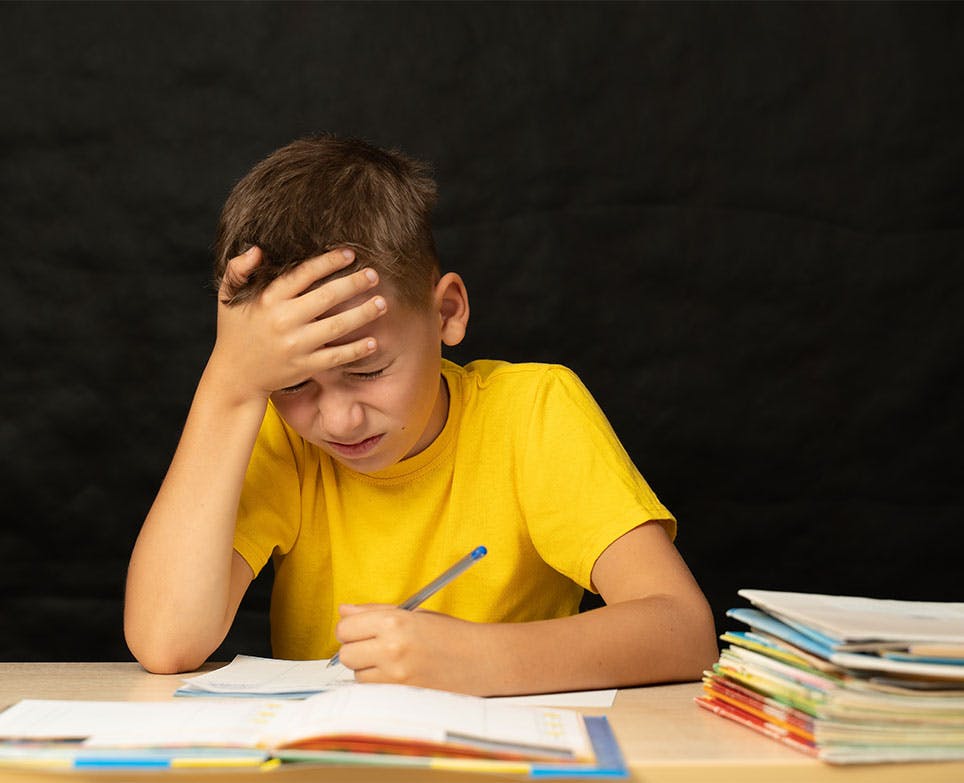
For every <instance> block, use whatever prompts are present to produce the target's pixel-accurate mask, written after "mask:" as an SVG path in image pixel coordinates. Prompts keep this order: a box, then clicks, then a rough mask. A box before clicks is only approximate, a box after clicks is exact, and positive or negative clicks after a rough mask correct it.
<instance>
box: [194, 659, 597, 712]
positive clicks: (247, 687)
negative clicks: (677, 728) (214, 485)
mask: <svg viewBox="0 0 964 783" xmlns="http://www.w3.org/2000/svg"><path fill="white" fill-rule="evenodd" d="M184 682H185V684H186V685H187V686H189V687H190V689H191V690H192V691H197V692H204V693H210V694H212V695H218V694H221V695H226V694H232V693H243V694H246V695H252V696H278V695H283V694H286V693H316V692H321V691H325V690H331V689H333V688H341V687H344V686H345V685H351V684H354V682H355V677H354V674H353V673H352V671H351V670H350V669H346V668H345V667H344V666H333V667H331V668H330V669H329V668H328V659H327V658H325V659H323V660H316V661H284V660H279V659H277V658H258V657H255V656H252V655H238V656H236V657H235V659H234V660H233V661H231V663H229V664H228V665H227V666H223V667H221V668H220V669H216V670H215V671H213V672H206V673H205V674H199V675H196V676H194V677H188V678H186V679H185V680H184ZM615 698H616V690H615V688H613V689H611V690H597V691H571V692H566V693H537V694H533V695H530V696H498V697H493V698H490V699H489V701H496V702H505V703H512V704H527V705H532V706H545V707H612V705H613V700H614V699H615Z"/></svg>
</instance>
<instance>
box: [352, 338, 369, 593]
mask: <svg viewBox="0 0 964 783" xmlns="http://www.w3.org/2000/svg"><path fill="white" fill-rule="evenodd" d="M365 347H366V348H367V349H368V350H369V351H374V350H375V341H374V340H369V341H368V342H367V343H365ZM347 606H351V604H347Z"/></svg>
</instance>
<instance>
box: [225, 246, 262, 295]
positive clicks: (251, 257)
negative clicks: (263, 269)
mask: <svg viewBox="0 0 964 783" xmlns="http://www.w3.org/2000/svg"><path fill="white" fill-rule="evenodd" d="M261 259H262V253H261V248H260V247H258V246H257V245H252V246H251V247H249V248H248V249H247V250H245V251H244V252H243V253H242V254H241V255H239V256H235V257H234V258H232V259H231V260H230V261H228V263H227V265H226V266H225V267H224V276H223V277H222V278H221V286H220V288H219V290H218V298H219V299H221V300H224V299H225V298H227V297H228V296H229V294H230V291H231V290H232V289H237V288H238V287H239V286H241V285H243V284H244V282H245V281H246V280H247V279H248V275H250V274H251V273H252V272H253V271H254V270H255V267H257V266H258V264H260V263H261Z"/></svg>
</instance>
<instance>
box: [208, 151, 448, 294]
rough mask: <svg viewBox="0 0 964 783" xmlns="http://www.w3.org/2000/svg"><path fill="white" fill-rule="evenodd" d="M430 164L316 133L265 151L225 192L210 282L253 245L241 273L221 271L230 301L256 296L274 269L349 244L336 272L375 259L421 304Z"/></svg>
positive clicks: (428, 269)
mask: <svg viewBox="0 0 964 783" xmlns="http://www.w3.org/2000/svg"><path fill="white" fill-rule="evenodd" d="M435 199H436V189H435V182H434V181H433V180H432V179H431V177H430V176H429V172H428V167H427V166H426V165H425V164H422V163H420V162H418V161H415V160H412V159H411V158H408V157H406V156H405V155H403V154H401V153H400V152H397V151H394V150H391V151H386V150H381V149H378V148H377V147H374V146H372V145H371V144H368V143H367V142H364V141H360V140H357V139H340V138H336V137H334V136H329V135H324V136H316V137H313V138H307V139H301V140H299V141H295V142H292V143H291V144H288V145H287V146H285V147H282V148H281V149H279V150H277V151H276V152H273V153H272V154H271V155H269V156H268V157H267V158H265V159H264V160H263V161H261V162H260V163H258V164H257V165H256V166H255V167H254V168H252V169H251V171H249V172H248V173H247V174H246V175H245V176H244V178H243V179H241V181H240V182H238V184H237V185H235V187H234V189H233V190H232V191H231V193H230V195H229V196H228V199H227V201H226V202H225V205H224V209H223V210H222V212H221V219H220V222H219V224H218V233H217V240H216V243H215V262H214V263H215V269H214V277H215V287H216V288H217V289H220V286H221V282H222V279H223V277H224V274H225V269H226V267H227V263H228V261H229V260H230V259H232V258H233V257H235V256H237V255H240V254H241V253H243V252H244V251H245V250H247V249H248V248H249V247H251V246H252V245H257V246H258V247H259V248H261V251H262V254H263V255H262V261H261V263H260V264H259V266H258V267H257V268H256V270H255V271H254V273H253V274H251V275H250V276H249V277H248V279H247V280H246V281H243V282H241V283H237V282H232V281H228V283H229V286H228V296H229V299H228V301H229V303H231V304H239V303H241V302H245V301H248V300H249V299H251V298H253V297H256V296H257V295H258V294H259V293H261V291H263V290H264V289H265V287H266V286H267V285H268V284H269V283H270V282H271V281H272V280H274V279H275V278H277V277H279V276H281V275H282V274H284V273H285V272H286V271H288V270H290V269H291V268H292V267H294V266H297V265H298V264H300V263H301V262H302V261H305V260H306V259H308V258H311V257H312V256H317V255H320V254H321V253H324V252H326V251H328V250H332V249H334V248H336V247H350V248H352V249H353V250H354V251H355V263H354V264H352V266H350V267H348V268H347V269H345V270H343V271H342V272H341V273H340V274H347V273H349V272H352V271H355V270H356V269H361V268H362V267H364V266H370V267H372V268H374V269H375V270H376V271H377V272H378V273H379V276H380V277H381V279H382V280H383V281H385V283H386V284H387V285H388V286H389V287H390V288H391V290H392V291H393V292H394V293H395V294H396V295H397V297H398V299H399V300H400V301H401V302H403V303H405V304H407V305H409V306H412V307H417V308H423V307H426V306H428V305H429V303H430V300H431V294H432V287H433V285H434V284H435V282H436V281H437V279H438V275H439V265H438V256H437V254H436V251H435V243H434V241H433V239H432V229H431V223H430V215H431V211H432V208H433V207H434V206H435Z"/></svg>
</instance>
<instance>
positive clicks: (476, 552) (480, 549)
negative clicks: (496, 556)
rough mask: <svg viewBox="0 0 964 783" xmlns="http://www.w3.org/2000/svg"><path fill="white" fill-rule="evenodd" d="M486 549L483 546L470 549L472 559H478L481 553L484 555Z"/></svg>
mask: <svg viewBox="0 0 964 783" xmlns="http://www.w3.org/2000/svg"><path fill="white" fill-rule="evenodd" d="M488 551H489V550H488V549H486V548H485V547H484V546H478V547H476V548H475V549H473V550H472V559H473V560H478V559H479V558H480V557H482V556H483V555H485V553H486V552H488Z"/></svg>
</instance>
